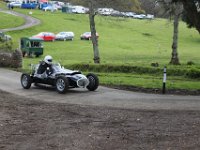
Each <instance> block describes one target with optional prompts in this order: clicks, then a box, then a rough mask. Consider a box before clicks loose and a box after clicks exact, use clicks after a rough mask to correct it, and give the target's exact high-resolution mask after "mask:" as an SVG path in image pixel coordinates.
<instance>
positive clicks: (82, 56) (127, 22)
mask: <svg viewBox="0 0 200 150" xmlns="http://www.w3.org/2000/svg"><path fill="white" fill-rule="evenodd" d="M15 10H16V11H18V12H21V13H25V14H27V15H28V13H29V11H30V10H26V9H15ZM31 11H32V12H33V14H32V16H33V17H36V18H38V19H40V20H41V21H42V24H41V25H39V26H36V27H32V28H29V29H25V30H22V31H12V32H9V34H10V35H11V36H12V37H13V39H14V40H13V42H14V47H15V48H17V47H18V42H19V38H20V37H24V36H27V37H29V36H32V35H35V34H37V33H39V32H42V31H50V32H54V33H58V32H60V31H73V32H74V33H75V39H74V41H65V42H63V41H55V42H45V43H44V48H45V51H44V52H45V55H46V54H50V55H52V56H53V57H54V59H55V60H57V61H59V62H61V63H62V64H63V65H65V66H70V65H71V64H93V50H92V44H91V41H81V40H80V34H82V33H83V32H85V31H89V19H88V15H80V14H77V15H76V14H65V13H61V12H53V13H52V12H43V11H40V10H31ZM0 28H1V24H0ZM96 28H97V32H98V33H99V35H100V38H99V49H100V57H101V64H104V65H114V66H115V65H116V66H119V65H127V66H141V67H147V68H151V66H150V65H151V63H152V62H158V63H159V65H160V68H163V66H164V65H167V66H168V68H175V69H176V68H177V69H180V70H181V69H187V68H194V67H195V68H197V69H198V68H200V59H199V58H200V53H199V46H200V36H199V34H198V32H197V31H196V30H194V29H188V28H187V27H186V24H185V23H183V22H181V23H180V28H179V31H180V34H179V47H178V52H179V57H180V62H181V64H182V65H181V66H176V67H174V66H170V65H168V63H169V61H170V57H171V43H172V32H173V26H172V22H169V21H168V20H164V19H155V20H151V21H150V20H136V19H127V18H126V19H124V18H113V17H102V16H97V17H96ZM41 59H42V58H25V59H24V68H28V64H30V63H37V62H38V61H39V60H41ZM188 61H193V62H194V63H195V66H192V67H191V66H187V65H186V63H187V62H188ZM159 74H160V76H157V75H153V73H152V74H149V75H141V74H139V75H137V73H134V72H133V73H131V74H130V73H129V74H123V73H121V74H119V73H114V74H110V73H109V71H107V72H104V73H99V75H100V78H101V83H104V84H117V85H119V84H120V85H134V86H143V87H154V88H160V87H161V85H162V71H160V73H159ZM174 76H175V75H171V77H169V82H170V84H169V85H170V86H169V87H170V88H172V89H173V88H189V89H200V86H199V80H198V79H194V80H192V79H187V78H185V77H184V76H182V77H174ZM180 81H181V82H180Z"/></svg>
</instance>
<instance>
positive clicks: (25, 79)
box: [21, 73, 32, 89]
mask: <svg viewBox="0 0 200 150" xmlns="http://www.w3.org/2000/svg"><path fill="white" fill-rule="evenodd" d="M31 84H32V79H31V76H30V75H28V74H25V73H24V74H22V75H21V85H22V87H23V88H24V89H29V88H30V87H31Z"/></svg>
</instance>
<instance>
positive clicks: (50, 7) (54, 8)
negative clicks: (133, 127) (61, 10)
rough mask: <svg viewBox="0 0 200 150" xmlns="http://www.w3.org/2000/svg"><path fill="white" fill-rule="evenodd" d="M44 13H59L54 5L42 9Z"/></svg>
mask: <svg viewBox="0 0 200 150" xmlns="http://www.w3.org/2000/svg"><path fill="white" fill-rule="evenodd" d="M42 10H44V11H57V10H58V8H57V7H55V6H52V5H48V6H47V7H44V8H42Z"/></svg>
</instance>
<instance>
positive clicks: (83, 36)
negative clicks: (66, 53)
mask: <svg viewBox="0 0 200 150" xmlns="http://www.w3.org/2000/svg"><path fill="white" fill-rule="evenodd" d="M91 36H92V35H91V32H85V33H83V34H81V37H80V39H81V40H90V39H91ZM96 36H97V38H99V34H98V33H97V32H96Z"/></svg>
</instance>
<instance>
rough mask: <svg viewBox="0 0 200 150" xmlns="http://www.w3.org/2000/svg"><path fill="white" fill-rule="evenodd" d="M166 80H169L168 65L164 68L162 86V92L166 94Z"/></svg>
mask: <svg viewBox="0 0 200 150" xmlns="http://www.w3.org/2000/svg"><path fill="white" fill-rule="evenodd" d="M166 80H167V67H166V66H164V70H163V88H162V93H163V94H165V92H166Z"/></svg>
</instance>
